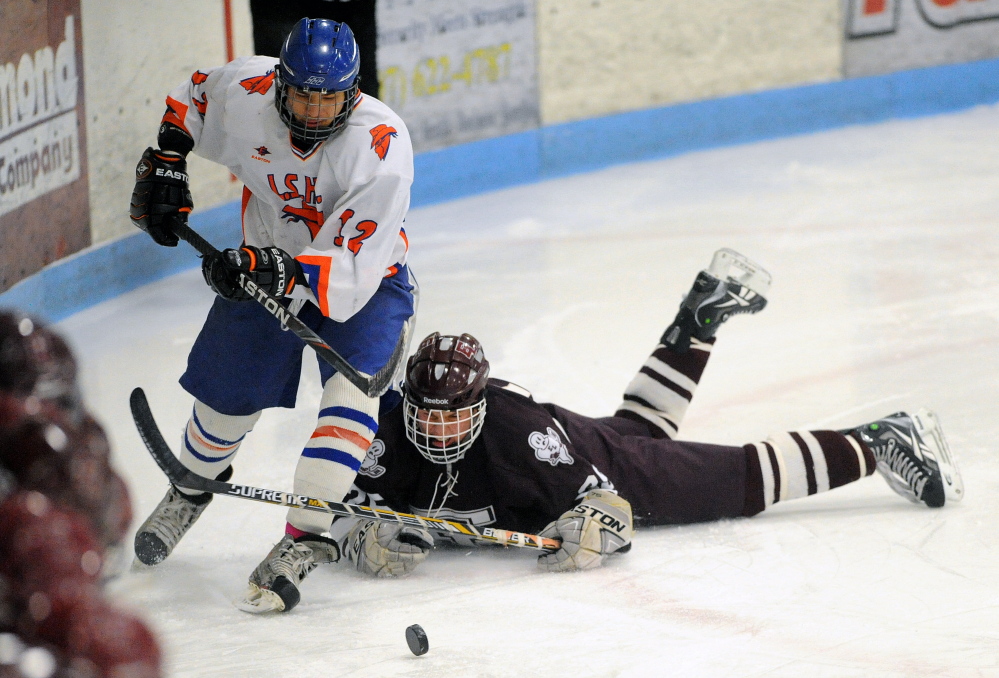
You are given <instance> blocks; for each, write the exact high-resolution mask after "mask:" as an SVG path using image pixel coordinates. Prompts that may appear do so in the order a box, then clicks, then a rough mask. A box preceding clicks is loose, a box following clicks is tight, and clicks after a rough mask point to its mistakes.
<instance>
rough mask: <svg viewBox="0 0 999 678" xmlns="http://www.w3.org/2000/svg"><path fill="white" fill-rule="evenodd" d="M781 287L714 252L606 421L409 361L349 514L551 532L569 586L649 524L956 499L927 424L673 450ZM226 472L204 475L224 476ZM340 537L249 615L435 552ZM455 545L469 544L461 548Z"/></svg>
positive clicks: (547, 559) (886, 421)
mask: <svg viewBox="0 0 999 678" xmlns="http://www.w3.org/2000/svg"><path fill="white" fill-rule="evenodd" d="M769 285H770V276H769V274H768V273H767V272H766V271H764V270H763V269H762V268H760V267H759V266H758V265H756V264H754V263H753V262H751V261H749V260H747V259H746V258H745V257H743V256H741V255H739V254H737V253H735V252H732V251H731V250H720V251H719V252H718V253H716V255H715V258H714V260H713V261H712V264H711V266H710V267H709V269H708V270H706V271H701V272H700V273H699V274H698V276H697V278H696V279H695V281H694V285H693V287H692V288H691V290H690V292H689V293H688V294H687V296H686V298H685V299H684V301H683V302H682V303H681V306H680V310H679V312H678V313H677V316H676V318H675V320H674V321H673V323H672V324H670V326H669V327H668V328H667V329H666V331H665V332H664V334H663V336H662V338H661V339H660V341H659V344H658V345H657V346H656V348H655V350H654V351H653V353H652V355H651V356H650V357H649V358H648V360H646V362H645V364H644V365H643V366H642V368H641V369H640V370H639V372H638V374H637V375H636V376H635V378H634V379H633V380H632V381H631V383H630V384H629V385H628V387H627V388H626V390H625V394H624V399H623V401H622V403H621V404H620V406H619V407H618V409H617V411H616V412H615V414H614V415H613V416H610V417H602V418H592V417H585V416H582V415H579V414H576V413H574V412H570V411H569V410H566V409H565V408H563V407H560V406H558V405H555V404H551V403H537V402H535V401H534V400H533V398H532V397H531V395H530V393H529V392H527V391H526V390H524V389H523V388H521V387H519V386H516V385H514V384H511V383H509V382H506V381H502V380H499V379H492V378H490V377H489V363H488V361H487V360H486V358H485V355H484V353H483V350H482V347H481V346H480V345H479V342H478V341H477V340H476V339H475V338H474V337H472V336H470V335H468V334H462V335H461V336H442V335H440V334H438V333H436V332H435V333H434V334H432V335H430V336H429V337H427V338H426V339H424V340H423V342H421V344H420V346H419V348H418V350H417V351H416V353H415V354H414V355H412V356H411V357H410V358H409V361H408V364H407V367H406V380H405V388H404V391H405V393H404V398H403V402H402V403H401V404H400V405H399V406H398V407H396V408H394V409H392V410H390V411H388V412H386V413H384V414H382V415H381V417H380V418H379V422H378V433H377V436H376V438H375V440H374V441H373V442H372V444H371V446H370V447H369V448H368V450H367V454H366V456H365V459H364V461H363V463H362V464H361V467H360V469H359V470H358V475H357V478H356V479H355V481H354V486H353V487H352V488H351V491H350V492H349V493H348V501H349V502H351V503H354V504H358V505H366V506H378V507H383V508H387V509H391V510H393V511H398V512H402V513H415V514H418V515H423V516H429V517H431V518H439V519H447V520H454V521H462V522H465V523H468V524H471V525H473V526H475V527H476V528H482V529H485V528H487V527H491V526H492V527H495V528H498V529H500V530H515V531H518V532H527V533H532V532H538V531H539V530H540V535H541V536H542V537H546V538H550V539H556V540H559V541H560V542H561V546H560V547H557V546H556V548H557V550H554V551H551V552H548V553H545V554H543V555H541V556H540V557H539V560H538V563H539V566H540V568H541V569H542V570H546V571H552V572H564V571H571V570H585V569H590V568H593V567H597V566H598V565H600V564H601V563H602V562H603V560H604V559H605V558H606V557H607V556H609V555H611V554H614V553H623V552H625V551H627V550H628V549H629V548H630V546H631V538H632V534H633V529H634V526H635V525H638V526H642V525H670V524H685V523H694V522H702V521H709V520H717V519H721V518H736V517H748V516H753V515H756V514H758V513H760V512H762V511H764V510H766V509H767V508H768V507H770V506H772V505H773V504H775V503H777V502H782V501H788V500H791V499H798V498H802V497H806V496H808V495H812V494H816V493H818V492H823V491H826V490H830V489H833V488H836V487H840V486H842V485H845V484H847V483H850V482H854V481H856V480H859V479H861V478H863V477H865V476H868V475H871V474H873V473H874V471H875V470H877V471H879V472H880V473H881V474H882V475H883V476H884V477H885V479H886V480H887V481H888V483H889V485H890V486H891V487H892V489H894V490H895V491H896V492H898V493H899V494H900V495H902V496H904V497H906V498H907V499H909V500H911V501H913V502H915V503H917V504H923V505H926V506H929V507H934V508H936V507H941V506H943V505H944V503H945V502H946V501H955V500H959V499H960V498H961V496H962V494H963V486H962V484H961V479H960V475H959V474H958V472H957V469H956V468H955V466H954V464H953V461H952V460H951V457H950V453H949V451H948V449H947V445H946V442H945V440H944V438H943V434H942V431H941V430H940V427H939V424H938V423H937V420H936V417H935V416H934V415H933V414H932V413H930V412H928V411H925V410H921V411H919V412H917V413H915V414H912V415H910V414H906V413H902V412H899V413H896V414H891V415H888V416H886V417H883V418H881V419H878V420H877V421H874V422H870V423H867V424H862V425H858V426H856V427H853V428H849V429H846V430H842V431H831V430H826V431H794V432H790V433H778V434H774V435H772V436H770V437H769V438H767V439H766V440H763V441H759V442H752V443H748V444H746V445H743V446H740V447H732V446H724V445H712V444H708V443H700V442H689V441H681V440H676V435H677V431H678V429H679V426H680V424H681V422H682V420H683V416H684V414H685V413H686V410H687V407H688V406H689V404H690V401H691V399H692V397H693V394H694V391H695V390H696V388H697V384H698V382H699V381H700V378H701V375H702V374H703V372H704V369H705V367H706V365H707V362H708V358H709V357H710V355H711V349H712V347H713V346H714V343H715V333H716V330H717V328H718V326H719V325H721V324H722V323H724V322H725V321H726V320H727V319H728V318H730V317H731V316H732V315H735V314H739V313H756V312H758V311H760V310H762V309H763V308H764V307H765V306H766V294H767V292H768V290H769ZM140 430H141V427H140ZM350 434H351V432H350V431H349V430H346V431H344V432H343V435H350ZM168 454H169V452H168ZM154 456H155V455H154ZM229 461H231V459H229V460H226V462H224V463H220V465H219V468H212V469H208V472H207V473H206V474H204V475H205V476H206V477H208V478H211V477H217V476H219V475H221V474H222V473H223V472H224V471H225V470H226V469H225V468H223V466H226V465H227V464H228V463H229ZM181 470H182V471H183V469H181ZM212 491H213V492H214V491H222V492H229V491H228V490H224V489H223V490H212ZM229 493H231V492H229ZM271 494H273V493H272V492H271ZM329 535H330V536H329V537H325V538H326V539H329V543H331V544H335V545H336V555H335V556H334V557H332V558H329V559H324V560H322V561H320V560H319V559H317V558H315V557H314V556H312V555H310V551H309V549H301V550H299V549H295V548H284V552H285V553H286V555H285V556H282V557H281V558H278V559H273V560H269V561H266V562H265V563H264V564H262V565H261V566H260V567H258V568H257V570H256V571H255V572H254V573H253V575H252V577H251V580H250V585H249V590H248V591H247V595H246V598H245V600H243V601H242V602H241V603H239V607H240V608H241V609H244V610H246V611H248V612H268V611H287V610H290V609H292V608H293V607H294V606H295V605H296V604H297V603H298V602H299V595H300V594H299V587H300V585H301V583H302V581H303V580H304V579H305V577H306V576H307V575H308V573H309V572H311V571H312V570H313V569H314V568H315V567H316V566H317V565H318V564H320V562H330V561H331V560H343V561H349V562H350V563H351V564H352V565H353V566H354V567H356V568H357V570H359V571H361V572H364V573H367V574H372V575H377V576H399V575H405V574H408V573H409V572H411V571H412V570H413V569H414V568H415V567H416V566H417V565H418V564H419V563H420V562H422V561H423V560H424V559H425V558H426V557H427V555H428V554H429V552H430V550H431V549H432V548H433V546H434V538H433V536H432V535H431V534H430V532H428V531H427V530H426V529H423V528H422V527H420V526H419V525H412V524H403V523H399V522H380V521H375V520H371V519H369V518H366V517H361V518H358V517H338V518H336V519H334V520H333V521H332V525H331V526H330V530H329ZM438 535H439V536H441V535H440V533H438ZM285 539H286V540H291V541H292V542H293V543H294V537H291V536H287V535H286V536H285ZM449 539H451V540H452V541H454V542H457V543H459V544H461V543H463V542H462V540H463V537H461V536H460V535H457V536H450V537H449ZM331 550H332V549H331Z"/></svg>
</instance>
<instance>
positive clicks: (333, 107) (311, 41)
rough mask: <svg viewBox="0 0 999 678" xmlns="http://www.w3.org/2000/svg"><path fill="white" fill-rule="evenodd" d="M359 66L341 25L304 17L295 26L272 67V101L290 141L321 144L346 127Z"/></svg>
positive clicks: (351, 36)
mask: <svg viewBox="0 0 999 678" xmlns="http://www.w3.org/2000/svg"><path fill="white" fill-rule="evenodd" d="M360 67H361V57H360V53H359V52H358V49H357V43H356V42H355V41H354V34H353V32H352V31H351V30H350V27H349V26H347V24H345V23H338V22H336V21H330V20H329V19H308V18H305V19H300V20H299V21H298V23H296V24H295V27H294V28H292V29H291V33H289V34H288V37H287V39H286V40H285V41H284V46H282V47H281V61H280V63H278V64H277V65H276V66H275V68H274V84H275V86H276V96H275V99H274V101H275V104H276V106H277V110H278V114H279V115H280V116H281V120H282V121H283V122H284V124H285V125H287V126H288V129H290V130H291V134H292V136H293V137H294V138H295V139H296V140H300V141H305V142H316V141H323V140H325V139H328V138H329V137H331V136H333V135H334V134H336V133H337V132H339V131H340V130H341V129H343V128H344V127H345V126H346V124H347V118H349V117H350V114H351V112H352V111H353V110H354V104H355V103H357V94H358V80H359V78H358V77H357V72H358V70H359V69H360ZM339 93H342V94H339ZM338 104H339V105H338Z"/></svg>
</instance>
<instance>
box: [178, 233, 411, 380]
mask: <svg viewBox="0 0 999 678" xmlns="http://www.w3.org/2000/svg"><path fill="white" fill-rule="evenodd" d="M173 232H174V233H176V234H177V237H179V238H181V239H182V240H185V241H187V242H188V243H190V244H191V246H192V247H194V249H196V250H198V252H200V253H201V255H202V256H209V255H212V254H217V253H218V250H217V249H215V247H214V246H213V245H212V244H211V243H210V242H208V241H207V240H205V239H204V238H202V237H201V236H200V235H199V234H198V233H197V232H196V231H195V230H194V229H192V228H191V227H190V226H188V225H187V224H185V223H184V222H182V221H180V220H179V219H174V220H173ZM238 282H239V286H240V287H242V288H243V289H244V290H246V293H247V294H249V295H250V298H251V299H253V300H254V301H256V302H257V303H259V304H260V305H261V306H263V307H264V308H265V309H267V312H268V313H270V314H271V315H272V316H274V317H275V318H277V320H278V322H280V323H281V324H282V325H284V326H285V327H287V328H288V329H289V330H291V331H292V332H294V333H295V334H296V335H297V336H298V337H299V338H300V339H301V340H302V341H304V342H305V343H306V344H308V345H309V346H311V347H312V349H313V350H314V351H315V352H316V353H317V354H319V357H320V358H322V359H323V360H325V361H326V362H328V363H329V364H330V365H331V366H333V368H334V369H336V371H337V372H339V373H340V374H342V375H343V376H344V377H346V378H347V381H349V382H350V383H352V384H353V385H354V386H356V387H357V388H358V389H360V391H361V392H362V393H364V395H366V396H368V397H369V398H377V397H378V396H380V395H381V394H383V393H385V391H387V390H388V387H389V386H390V385H391V384H392V377H393V376H394V374H395V371H396V368H397V367H398V366H399V362H400V361H401V360H402V359H403V358H404V357H405V356H404V355H403V354H404V353H405V351H406V346H407V344H408V343H409V342H408V341H407V338H408V337H407V335H408V334H409V327H408V326H407V328H406V329H405V330H404V331H403V332H402V333H401V334H400V335H399V340H398V341H397V342H396V344H395V349H393V351H392V357H390V358H389V361H388V362H387V363H385V366H384V367H382V368H381V369H380V370H378V371H377V372H375V373H374V374H373V375H371V376H370V377H367V376H364V375H363V374H362V373H361V372H358V371H357V370H356V369H354V367H353V365H351V364H350V363H348V362H347V361H346V360H345V359H344V358H343V357H342V356H341V355H340V354H339V353H337V352H336V351H335V350H333V347H331V346H330V345H329V344H327V343H326V342H325V341H324V340H323V339H322V337H320V336H319V335H318V334H316V333H315V332H313V331H312V328H310V327H309V326H308V325H306V324H305V323H304V322H302V321H301V320H300V319H299V318H298V316H297V315H295V314H294V313H292V312H291V311H289V310H288V309H287V308H286V307H285V306H284V305H283V304H281V303H280V302H279V301H278V300H277V299H275V298H274V297H273V296H271V295H270V294H268V293H267V292H266V291H264V290H262V289H260V287H258V286H257V284H256V283H254V282H253V281H252V280H250V279H249V278H248V277H247V276H246V274H245V273H243V274H240V276H239V280H238Z"/></svg>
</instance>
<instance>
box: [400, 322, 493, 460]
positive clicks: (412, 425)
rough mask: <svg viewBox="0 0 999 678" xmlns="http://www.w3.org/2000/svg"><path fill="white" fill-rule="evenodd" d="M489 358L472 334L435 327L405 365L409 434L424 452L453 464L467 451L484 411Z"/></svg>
mask: <svg viewBox="0 0 999 678" xmlns="http://www.w3.org/2000/svg"><path fill="white" fill-rule="evenodd" d="M488 379H489V361H488V360H486V357H485V354H484V353H483V352H482V346H481V345H480V344H479V341H478V339H476V338H475V337H473V336H472V335H470V334H462V335H461V336H454V335H441V334H440V333H438V332H434V333H433V334H431V335H430V336H428V337H427V338H426V339H424V340H423V341H422V342H420V346H419V348H417V350H416V353H414V354H413V355H412V356H410V358H409V362H408V363H407V365H406V388H405V397H404V399H403V419H404V421H405V425H406V438H408V439H409V441H410V442H411V443H413V445H415V446H416V449H418V450H419V451H420V454H422V455H423V456H424V458H426V459H428V460H429V461H432V462H433V463H435V464H450V463H453V462H455V461H458V460H459V459H461V458H462V457H464V456H465V452H467V451H468V449H469V448H470V447H471V446H472V443H474V442H475V439H476V438H477V437H478V435H479V433H480V432H481V431H482V423H483V421H485V417H486V385H487V383H488Z"/></svg>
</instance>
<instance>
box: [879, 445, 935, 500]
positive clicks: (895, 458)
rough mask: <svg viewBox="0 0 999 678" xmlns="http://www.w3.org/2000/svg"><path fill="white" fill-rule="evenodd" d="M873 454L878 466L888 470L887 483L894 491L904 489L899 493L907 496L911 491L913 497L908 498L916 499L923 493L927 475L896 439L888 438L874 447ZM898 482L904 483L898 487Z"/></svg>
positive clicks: (927, 478)
mask: <svg viewBox="0 0 999 678" xmlns="http://www.w3.org/2000/svg"><path fill="white" fill-rule="evenodd" d="M874 456H875V458H876V459H877V461H878V466H879V468H880V467H881V466H882V465H883V466H884V467H885V468H886V469H887V470H888V471H890V473H891V475H888V476H887V477H888V481H889V484H891V485H892V487H895V488H896V491H899V490H902V489H904V490H905V491H904V492H902V491H900V492H899V494H903V495H905V496H908V495H909V494H910V493H911V494H912V495H913V497H910V499H913V500H914V501H918V499H919V497H921V496H922V495H923V488H924V487H925V486H926V482H927V481H928V480H929V477H928V476H927V475H926V474H925V473H924V472H923V469H922V468H921V467H920V465H919V464H918V463H916V461H914V460H913V459H912V458H911V456H910V455H909V454H907V453H906V451H905V449H904V448H903V447H900V446H899V444H898V441H897V440H895V439H894V438H889V439H888V440H886V441H885V442H884V443H882V444H881V445H878V446H877V447H876V448H875V449H874ZM886 475H887V474H886ZM892 480H894V481H895V482H892ZM900 483H904V487H898V485H899V484H900Z"/></svg>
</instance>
